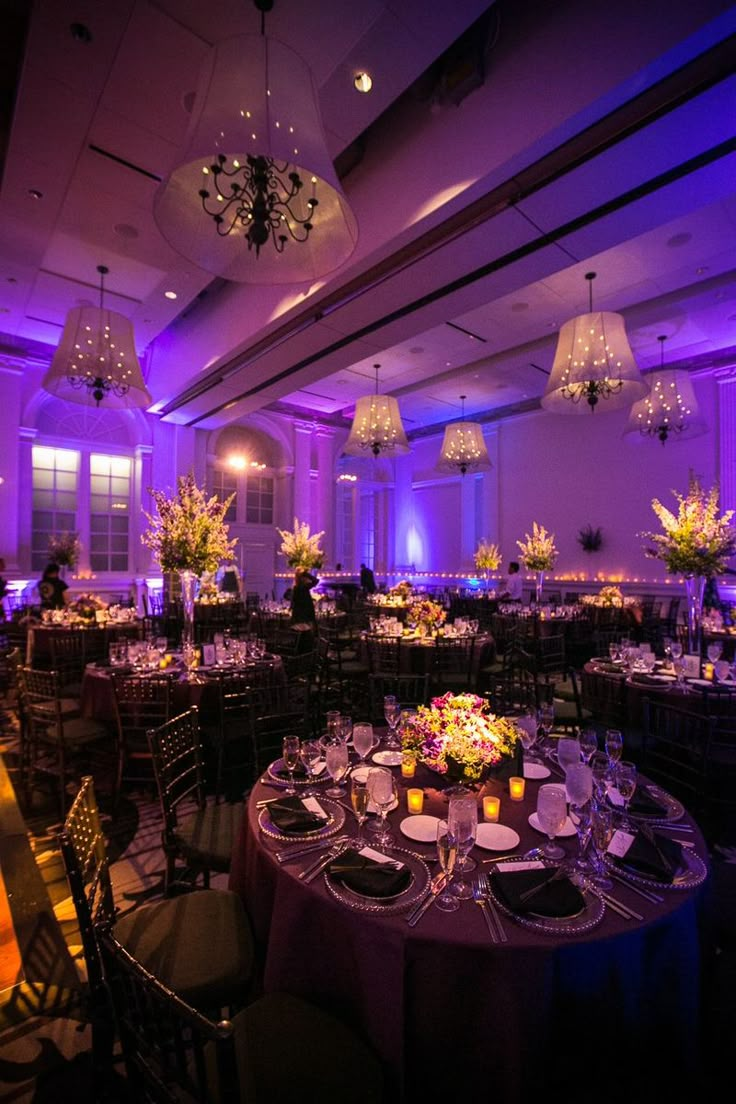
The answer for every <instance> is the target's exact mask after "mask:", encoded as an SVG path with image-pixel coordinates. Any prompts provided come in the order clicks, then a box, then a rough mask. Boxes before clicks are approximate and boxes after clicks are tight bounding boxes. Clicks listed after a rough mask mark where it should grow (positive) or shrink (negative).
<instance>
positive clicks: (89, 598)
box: [70, 594, 107, 621]
mask: <svg viewBox="0 0 736 1104" xmlns="http://www.w3.org/2000/svg"><path fill="white" fill-rule="evenodd" d="M70 609H72V610H73V611H74V612H75V613H77V614H78V615H79V616H80V617H81V618H82V620H84V621H94V620H95V616H96V614H97V613H98V611H102V610H107V602H104V601H103V600H102V598H100V597H98V595H96V594H80V595H79V596H78V597H77V598H76V599H75V600H74V601H73V602H72V603H71V604H70Z"/></svg>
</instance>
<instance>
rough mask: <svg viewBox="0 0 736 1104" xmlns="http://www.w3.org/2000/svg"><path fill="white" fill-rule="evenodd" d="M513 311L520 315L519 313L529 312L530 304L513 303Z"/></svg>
mask: <svg viewBox="0 0 736 1104" xmlns="http://www.w3.org/2000/svg"><path fill="white" fill-rule="evenodd" d="M511 309H512V311H514V313H515V314H518V313H519V311H525V310H529V304H528V303H512V304H511Z"/></svg>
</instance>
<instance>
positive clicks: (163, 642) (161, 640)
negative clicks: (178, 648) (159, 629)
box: [155, 636, 169, 659]
mask: <svg viewBox="0 0 736 1104" xmlns="http://www.w3.org/2000/svg"><path fill="white" fill-rule="evenodd" d="M168 646H169V641H168V638H167V637H165V636H157V637H156V643H155V647H156V651H157V652H158V654H159V656H160V657H161V659H163V658H164V656H165V655H166V649H167V648H168Z"/></svg>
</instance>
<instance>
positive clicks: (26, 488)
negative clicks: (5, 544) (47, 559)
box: [16, 426, 37, 571]
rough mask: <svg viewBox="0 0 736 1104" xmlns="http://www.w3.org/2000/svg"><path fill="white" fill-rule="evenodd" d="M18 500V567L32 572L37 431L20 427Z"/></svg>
mask: <svg viewBox="0 0 736 1104" xmlns="http://www.w3.org/2000/svg"><path fill="white" fill-rule="evenodd" d="M17 432H18V483H17V487H18V491H17V494H18V498H17V512H16V524H17V526H18V529H17V532H18V566H19V567H20V570H21V571H30V570H31V528H32V526H31V520H32V519H31V514H32V511H33V442H34V441H35V440H36V436H37V430H35V429H28V428H27V427H25V426H19V427H18V431H17Z"/></svg>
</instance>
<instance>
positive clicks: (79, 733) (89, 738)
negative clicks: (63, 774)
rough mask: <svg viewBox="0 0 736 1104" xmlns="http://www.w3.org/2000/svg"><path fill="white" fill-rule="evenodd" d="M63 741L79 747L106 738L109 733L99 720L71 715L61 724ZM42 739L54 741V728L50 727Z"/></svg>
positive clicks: (108, 736)
mask: <svg viewBox="0 0 736 1104" xmlns="http://www.w3.org/2000/svg"><path fill="white" fill-rule="evenodd" d="M62 732H63V739H64V743H65V744H68V745H69V746H74V747H79V746H80V745H81V744H92V743H94V742H95V740H108V739H110V734H109V732H108V730H107V728H106V727H105V725H104V724H101V723H100V722H99V721H90V720H87V718H86V717H72V718H71V719H70V720H66V721H64V722H63V725H62ZM41 738H42V739H44V738H46V739H49V740H51V741H52V742H53V743H56V737H55V734H54V728H53V727H52V728H50V729H49V730H48V731H47V732H46V733H45V734H44V736H42V737H41Z"/></svg>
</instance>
